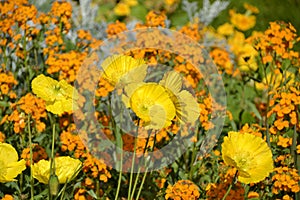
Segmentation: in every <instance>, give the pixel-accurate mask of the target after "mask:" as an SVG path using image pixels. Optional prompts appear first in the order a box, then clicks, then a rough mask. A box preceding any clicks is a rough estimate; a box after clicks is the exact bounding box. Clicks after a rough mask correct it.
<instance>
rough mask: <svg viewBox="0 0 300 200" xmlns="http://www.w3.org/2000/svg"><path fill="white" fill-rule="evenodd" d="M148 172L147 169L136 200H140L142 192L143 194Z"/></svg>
mask: <svg viewBox="0 0 300 200" xmlns="http://www.w3.org/2000/svg"><path fill="white" fill-rule="evenodd" d="M147 171H148V168H146V171H145V172H144V176H143V180H142V183H141V185H140V188H139V191H138V194H137V195H136V200H138V199H139V197H140V194H141V192H142V189H143V185H144V183H145V179H146V176H147Z"/></svg>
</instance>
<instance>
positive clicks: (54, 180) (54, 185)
mask: <svg viewBox="0 0 300 200" xmlns="http://www.w3.org/2000/svg"><path fill="white" fill-rule="evenodd" d="M58 189H59V181H58V177H57V176H56V175H55V174H51V175H50V179H49V192H50V195H53V196H56V195H57V194H58Z"/></svg>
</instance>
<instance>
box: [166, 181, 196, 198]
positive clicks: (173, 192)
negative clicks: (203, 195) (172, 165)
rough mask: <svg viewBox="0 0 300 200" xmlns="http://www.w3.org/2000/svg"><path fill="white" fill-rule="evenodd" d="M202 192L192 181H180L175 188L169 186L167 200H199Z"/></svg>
mask: <svg viewBox="0 0 300 200" xmlns="http://www.w3.org/2000/svg"><path fill="white" fill-rule="evenodd" d="M199 197H200V192H199V188H198V186H197V185H196V184H195V183H193V182H192V181H190V180H179V181H177V182H176V183H175V184H174V185H173V186H172V185H168V187H167V190H166V195H165V199H174V200H177V199H182V200H190V199H198V198H199Z"/></svg>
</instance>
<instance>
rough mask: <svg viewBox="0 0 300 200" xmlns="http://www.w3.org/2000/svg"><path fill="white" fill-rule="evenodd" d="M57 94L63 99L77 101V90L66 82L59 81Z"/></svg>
mask: <svg viewBox="0 0 300 200" xmlns="http://www.w3.org/2000/svg"><path fill="white" fill-rule="evenodd" d="M58 87H59V88H60V89H59V92H60V93H61V94H62V95H63V96H64V97H65V98H72V99H74V100H77V99H78V92H77V90H76V89H75V88H74V87H73V86H71V85H70V84H69V83H68V82H66V81H65V80H61V81H59V82H58Z"/></svg>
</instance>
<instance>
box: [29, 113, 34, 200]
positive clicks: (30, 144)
mask: <svg viewBox="0 0 300 200" xmlns="http://www.w3.org/2000/svg"><path fill="white" fill-rule="evenodd" d="M27 124H28V134H29V153H30V199H31V200H33V199H34V198H33V196H34V182H33V176H32V174H33V172H32V157H33V156H32V142H31V130H30V115H28V122H27Z"/></svg>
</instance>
